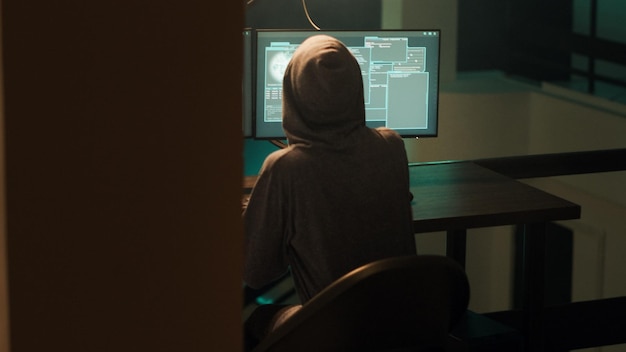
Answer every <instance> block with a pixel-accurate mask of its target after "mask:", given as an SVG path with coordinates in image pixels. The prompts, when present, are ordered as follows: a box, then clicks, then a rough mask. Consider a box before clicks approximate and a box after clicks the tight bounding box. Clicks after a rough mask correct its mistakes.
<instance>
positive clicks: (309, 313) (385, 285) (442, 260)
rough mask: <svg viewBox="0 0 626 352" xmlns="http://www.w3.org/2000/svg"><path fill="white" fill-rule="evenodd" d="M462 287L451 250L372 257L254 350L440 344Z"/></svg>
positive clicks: (461, 300) (456, 312)
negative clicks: (447, 254) (446, 253)
mask: <svg viewBox="0 0 626 352" xmlns="http://www.w3.org/2000/svg"><path fill="white" fill-rule="evenodd" d="M469 291H470V288H469V282H468V279H467V276H466V274H465V271H464V270H463V269H462V268H461V266H460V265H458V264H457V263H456V262H455V261H454V260H452V259H450V258H447V257H444V256H438V255H415V256H406V257H396V258H389V259H382V260H378V261H375V262H373V263H370V264H366V265H364V266H362V267H360V268H358V269H355V270H353V271H352V272H350V273H348V274H346V275H344V276H343V277H341V278H339V279H338V280H336V281H335V282H334V283H332V284H331V285H329V286H328V287H327V288H326V289H324V290H323V291H322V292H320V293H319V294H317V295H316V296H315V297H313V299H311V300H310V301H309V302H307V303H306V304H304V305H303V306H302V308H301V309H300V310H299V311H297V312H296V313H295V314H294V315H292V316H291V317H290V318H289V319H288V320H287V321H286V322H284V323H283V324H282V325H280V326H279V327H278V328H277V329H275V330H274V331H273V332H271V333H270V334H269V335H268V336H267V337H266V338H265V339H263V340H262V341H261V342H260V343H259V344H258V345H257V346H256V348H255V349H254V350H253V351H254V352H280V351H288V352H294V351H298V352H306V351H315V352H319V351H325V352H333V351H341V352H350V351H359V352H362V351H394V352H396V351H444V350H445V346H446V341H447V339H448V334H449V332H450V330H451V329H452V327H453V326H454V324H455V323H456V322H457V321H458V320H459V319H460V318H461V316H463V314H465V312H466V310H467V306H468V303H469V293H470V292H469Z"/></svg>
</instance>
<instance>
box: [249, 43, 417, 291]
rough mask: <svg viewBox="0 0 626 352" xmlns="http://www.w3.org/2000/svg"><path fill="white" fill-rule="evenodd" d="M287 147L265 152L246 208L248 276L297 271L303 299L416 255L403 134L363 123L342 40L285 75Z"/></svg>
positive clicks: (258, 283) (357, 79) (359, 93)
mask: <svg viewBox="0 0 626 352" xmlns="http://www.w3.org/2000/svg"><path fill="white" fill-rule="evenodd" d="M283 129H284V130H285V133H286V135H287V140H288V144H289V146H288V147H286V148H284V149H281V150H278V151H275V152H273V153H272V154H270V155H268V156H267V158H266V159H265V161H264V163H263V166H262V167H261V170H260V173H259V175H258V179H257V183H256V185H255V186H254V189H253V191H252V194H251V196H250V200H249V203H248V206H247V208H246V209H245V210H244V213H243V217H244V227H245V265H244V281H245V282H246V283H247V284H248V285H249V286H250V287H253V288H259V287H262V286H265V285H267V284H269V283H271V282H272V281H274V280H276V279H277V278H278V277H280V276H281V275H283V274H284V273H285V272H286V271H287V270H289V269H290V270H291V273H292V276H293V278H294V283H295V287H296V291H297V292H298V295H299V297H300V300H301V303H305V302H306V301H308V300H309V299H311V298H312V297H313V296H314V295H315V294H316V293H318V292H319V291H321V290H322V289H323V288H324V287H326V286H327V285H329V284H330V283H332V282H333V281H334V280H336V279H337V278H339V277H340V276H342V275H344V274H346V273H348V272H349V271H351V270H353V269H355V268H357V267H359V266H361V265H363V264H366V263H369V262H371V261H374V260H377V259H381V258H385V257H390V256H398V255H407V254H415V253H416V250H415V242H414V233H413V228H412V218H411V208H410V207H411V206H410V192H409V176H408V160H407V156H406V151H405V149H404V143H403V141H402V139H401V138H400V136H399V135H398V134H397V133H395V132H394V131H392V130H389V129H385V128H378V129H371V128H369V127H366V126H365V106H364V100H363V83H362V79H361V70H360V67H359V65H358V63H357V61H356V59H355V58H354V56H353V55H352V54H351V53H350V51H349V50H348V49H347V48H346V47H345V46H344V45H343V44H342V43H341V42H340V41H338V40H336V39H335V38H332V37H329V36H327V35H321V34H319V35H315V36H312V37H310V38H309V39H307V40H306V41H304V42H303V43H302V45H300V46H299V47H298V49H297V50H296V51H295V52H294V55H293V57H292V59H291V61H290V62H289V65H288V66H287V69H286V71H285V76H284V79H283Z"/></svg>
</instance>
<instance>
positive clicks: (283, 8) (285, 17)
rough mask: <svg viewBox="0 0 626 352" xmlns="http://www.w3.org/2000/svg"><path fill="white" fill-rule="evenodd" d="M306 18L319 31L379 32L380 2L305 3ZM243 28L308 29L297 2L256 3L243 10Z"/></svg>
mask: <svg viewBox="0 0 626 352" xmlns="http://www.w3.org/2000/svg"><path fill="white" fill-rule="evenodd" d="M306 6H307V8H308V11H309V15H310V16H311V19H312V20H313V22H314V23H315V24H316V25H317V26H318V27H320V29H322V30H323V29H379V28H380V26H381V1H380V0H343V1H337V0H315V1H311V0H309V1H306ZM246 26H247V27H252V28H299V29H309V28H312V25H311V24H310V23H309V21H308V19H307V17H306V13H305V11H304V8H303V6H302V1H300V0H255V1H253V2H252V3H251V4H250V5H248V6H247V7H246Z"/></svg>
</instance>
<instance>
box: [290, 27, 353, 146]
mask: <svg viewBox="0 0 626 352" xmlns="http://www.w3.org/2000/svg"><path fill="white" fill-rule="evenodd" d="M363 126H365V105H364V100H363V80H362V78H361V68H360V66H359V64H358V63H357V61H356V59H355V57H354V56H353V55H352V53H351V52H350V51H349V50H348V48H346V46H345V45H344V44H343V43H342V42H340V41H339V40H337V39H335V38H333V37H330V36H328V35H323V34H318V35H314V36H312V37H309V38H308V39H306V40H305V41H304V42H303V43H302V44H301V45H300V46H299V47H298V49H297V50H296V51H295V52H294V54H293V56H292V58H291V60H290V62H289V64H288V65H287V68H286V70H285V76H284V78H283V129H284V130H285V134H286V136H287V140H288V142H289V144H290V145H291V144H307V145H313V144H320V143H323V144H326V145H334V146H339V145H341V144H345V143H349V140H350V138H349V136H350V135H351V134H352V133H353V132H355V131H356V130H358V129H359V127H363Z"/></svg>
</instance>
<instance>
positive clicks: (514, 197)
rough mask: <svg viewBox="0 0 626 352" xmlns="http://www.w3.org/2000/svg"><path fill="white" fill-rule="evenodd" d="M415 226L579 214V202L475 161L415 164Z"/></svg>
mask: <svg viewBox="0 0 626 352" xmlns="http://www.w3.org/2000/svg"><path fill="white" fill-rule="evenodd" d="M409 170H410V177H411V192H412V193H413V196H414V201H413V219H414V226H415V232H417V233H419V232H436V231H448V230H456V229H469V228H477V227H487V226H499V225H515V224H527V223H537V222H546V221H553V220H566V219H577V218H580V206H579V205H577V204H574V203H571V202H569V201H567V200H565V199H562V198H559V197H556V196H554V195H552V194H549V193H546V192H544V191H541V190H539V189H536V188H534V187H531V186H529V185H526V184H524V183H521V182H519V181H516V180H513V179H510V178H508V177H506V176H503V175H501V174H498V173H496V172H494V171H491V170H489V169H486V168H484V167H481V166H478V165H476V164H474V163H471V162H451V163H436V164H414V165H411V166H410V168H409Z"/></svg>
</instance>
